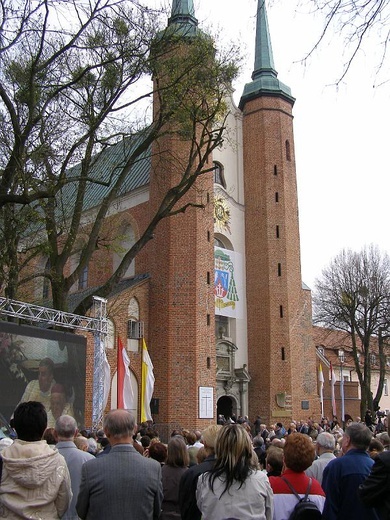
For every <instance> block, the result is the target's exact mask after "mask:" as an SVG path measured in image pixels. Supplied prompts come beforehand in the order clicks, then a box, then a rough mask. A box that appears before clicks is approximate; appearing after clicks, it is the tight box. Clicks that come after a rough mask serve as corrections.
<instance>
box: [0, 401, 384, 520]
mask: <svg viewBox="0 0 390 520" xmlns="http://www.w3.org/2000/svg"><path fill="white" fill-rule="evenodd" d="M381 422H382V421H381ZM382 424H383V425H384V427H385V428H387V426H388V425H387V418H384V420H383V422H382ZM13 425H14V428H15V430H16V433H17V439H16V440H14V441H13V442H12V443H11V442H10V441H9V440H7V443H5V444H6V445H5V446H3V447H2V451H1V452H0V455H1V458H0V518H7V519H19V518H24V519H32V518H35V519H38V518H39V519H41V520H53V519H56V518H65V519H67V520H72V519H75V520H77V519H88V520H100V519H101V520H106V519H110V518H112V519H115V520H117V519H119V520H120V519H124V520H125V519H126V520H132V519H134V520H143V519H145V520H149V519H150V520H157V519H161V520H175V519H182V520H201V519H202V520H250V519H257V520H287V519H289V518H290V515H291V514H292V512H293V511H294V509H295V507H296V506H297V504H298V503H299V500H300V499H301V498H302V497H306V498H307V500H308V502H309V504H310V507H311V513H312V514H313V515H314V516H311V518H315V517H316V518H317V517H318V518H320V517H322V518H323V519H325V520H336V519H340V520H344V519H354V520H356V519H357V520H360V519H361V520H371V519H373V520H380V519H387V518H390V489H389V487H390V451H389V444H390V437H389V435H388V432H387V431H383V428H381V431H375V428H372V425H370V428H369V427H368V426H367V424H366V423H365V422H364V421H361V420H360V418H356V420H355V421H353V420H352V418H348V420H347V421H346V422H345V425H344V428H342V427H341V425H340V424H339V423H338V421H337V418H336V417H333V418H332V420H328V419H325V418H324V419H322V420H321V421H319V422H315V421H314V420H312V419H308V420H307V421H291V423H289V424H282V423H279V422H278V423H276V424H274V425H268V426H267V425H266V424H264V423H263V422H262V420H261V418H260V417H259V416H257V417H256V418H255V420H254V421H253V423H251V422H250V421H249V419H248V417H239V418H238V419H236V418H235V417H231V418H229V419H226V418H222V417H221V416H220V417H218V424H211V425H209V426H208V427H207V428H205V429H204V430H203V431H190V430H187V429H179V430H174V431H172V432H171V434H170V438H169V440H168V442H162V441H161V439H160V437H159V433H158V431H157V430H156V429H155V428H154V426H153V424H142V425H141V427H139V428H138V427H137V425H136V422H135V418H134V417H133V416H132V415H131V414H130V413H129V412H128V411H126V410H112V411H110V412H109V413H108V414H107V415H106V416H105V418H104V422H103V428H102V429H101V430H99V431H98V432H91V431H87V430H85V431H82V432H79V431H78V429H77V424H76V421H75V419H74V418H73V417H72V416H70V415H67V414H63V415H61V416H59V417H57V418H56V420H55V424H54V427H49V428H48V427H47V426H48V414H47V413H46V410H45V407H44V405H43V404H42V403H40V402H37V401H27V402H23V403H20V404H19V405H18V407H17V408H16V410H15V412H14V417H13ZM373 430H374V431H373ZM0 448H1V447H0ZM306 505H307V504H306ZM306 505H305V507H306ZM316 515H317V516H316Z"/></svg>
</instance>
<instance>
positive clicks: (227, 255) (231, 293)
mask: <svg viewBox="0 0 390 520" xmlns="http://www.w3.org/2000/svg"><path fill="white" fill-rule="evenodd" d="M214 260H215V274H214V294H215V314H218V315H220V316H227V317H229V318H243V317H244V290H243V279H244V272H243V261H242V255H241V254H240V253H236V252H235V251H230V250H229V249H223V248H221V247H216V248H214Z"/></svg>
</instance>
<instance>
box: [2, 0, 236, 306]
mask: <svg viewBox="0 0 390 520" xmlns="http://www.w3.org/2000/svg"><path fill="white" fill-rule="evenodd" d="M0 10H1V13H0V16H1V19H0V239H2V241H3V243H4V244H5V245H6V247H5V248H4V249H3V250H2V251H1V253H0V286H2V288H3V290H4V291H5V293H6V295H7V296H8V297H10V298H13V297H15V296H17V295H18V290H19V288H20V286H21V284H23V283H24V284H25V283H27V282H28V281H29V280H31V279H32V278H34V277H38V276H40V277H44V278H45V279H46V280H47V281H48V282H49V283H50V285H51V292H52V294H53V305H54V307H55V308H59V309H64V310H66V309H67V296H68V294H69V291H70V289H71V287H72V285H73V284H74V283H75V282H76V281H77V280H78V278H79V276H80V274H81V273H82V271H83V269H84V268H85V267H86V266H87V265H88V262H89V261H90V260H91V258H92V256H93V254H94V252H95V251H96V249H98V248H99V247H109V244H107V242H106V243H105V244H104V245H102V229H103V228H104V223H105V220H106V217H107V214H108V211H109V210H110V208H111V207H112V204H113V203H114V201H115V199H116V198H117V197H118V195H119V194H120V193H121V190H122V189H123V186H124V183H125V181H126V179H128V177H129V176H131V175H132V168H133V167H134V166H135V165H136V164H137V162H138V161H140V160H142V159H144V158H145V154H147V153H148V150H150V147H151V144H152V143H153V142H154V141H155V140H156V139H158V138H159V137H160V136H162V135H164V134H165V133H167V132H170V131H172V128H174V131H175V132H178V133H180V135H181V136H182V137H185V138H186V140H187V141H188V143H190V144H191V145H190V146H189V148H188V156H187V157H186V160H185V161H183V160H182V163H181V164H182V166H183V171H182V176H181V178H180V179H179V180H178V183H177V185H176V186H174V187H173V188H172V189H171V190H169V191H168V192H167V193H165V194H164V196H163V197H162V202H161V205H160V207H159V208H158V210H157V212H156V214H155V215H154V216H153V217H152V218H151V221H150V223H149V225H148V226H147V227H146V229H145V230H144V231H143V232H142V236H141V237H140V238H139V240H138V241H137V242H136V243H135V244H134V246H133V247H132V248H131V249H130V250H129V251H126V254H125V255H124V257H123V260H122V262H121V264H120V265H119V267H118V269H117V270H116V272H115V273H114V274H113V275H112V277H111V278H110V279H109V280H108V281H107V282H106V283H105V284H104V285H102V287H100V289H99V294H100V295H101V296H107V295H108V294H109V292H110V290H111V289H112V287H113V286H114V285H115V284H116V283H117V282H118V281H119V280H120V279H121V277H122V276H123V275H124V273H125V271H126V269H127V267H128V266H129V265H130V263H131V261H132V260H133V258H134V257H135V256H136V255H137V254H138V252H139V251H140V250H141V249H142V248H143V247H144V246H145V244H146V243H147V242H148V241H149V240H150V239H151V237H152V236H153V232H154V230H155V228H156V226H157V224H158V222H160V220H161V219H163V218H166V217H169V216H170V215H172V214H176V213H178V212H183V211H185V210H186V208H187V207H188V205H189V204H188V202H186V204H183V205H182V206H180V204H179V201H180V199H181V198H182V197H183V196H184V195H185V194H186V193H188V191H189V190H190V188H191V187H192V186H194V185H195V183H196V180H197V178H198V177H199V176H200V175H203V174H204V173H205V172H207V171H210V168H209V166H208V162H207V161H208V157H209V156H210V154H211V153H212V151H213V150H214V149H215V148H216V147H217V146H219V145H220V144H221V143H222V140H223V135H224V130H225V126H224V125H225V117H226V110H227V108H226V103H225V98H226V93H227V88H228V87H229V86H230V83H231V81H232V79H233V78H234V76H235V75H236V73H237V67H236V66H235V58H233V55H234V51H232V53H230V51H231V49H230V50H229V51H228V53H227V54H225V55H222V54H221V53H219V54H216V50H215V46H214V43H213V40H212V39H211V38H210V37H209V36H207V35H205V34H203V33H201V32H200V31H197V32H196V34H194V35H192V36H191V41H192V43H193V44H191V45H188V46H187V51H186V52H185V53H183V52H182V51H179V52H175V49H176V48H179V47H180V46H181V45H182V42H183V34H182V33H181V32H179V33H177V34H175V29H174V28H172V27H171V28H170V29H169V31H165V33H164V31H161V30H160V25H159V22H160V20H161V17H160V14H161V13H159V12H157V11H152V10H150V9H149V8H147V7H144V6H142V5H141V4H140V3H139V2H138V1H137V0H126V1H124V0H93V1H84V0H77V1H72V0H69V1H65V2H57V1H55V0H38V1H37V2H30V1H29V0H0ZM164 20H166V18H165V19H164ZM185 39H186V38H184V40H185ZM168 73H169V74H168ZM151 76H153V77H154V78H157V77H159V78H162V77H164V78H165V79H164V82H163V84H162V83H159V82H158V81H155V82H154V84H153V85H154V86H152V83H151V81H150V77H151ZM153 96H155V97H157V98H158V103H157V104H156V106H158V110H157V111H156V110H155V112H154V117H153V120H151V117H150V114H151V100H152V98H153ZM168 122H169V125H167V123H168ZM113 145H115V146H117V147H121V148H122V152H121V154H119V157H118V159H117V162H114V163H110V164H109V165H105V170H104V175H102V167H101V163H102V162H104V153H105V150H107V149H108V147H111V146H113ZM107 168H108V170H107ZM161 174H163V172H161ZM98 184H100V185H101V186H102V188H104V196H103V198H102V200H101V201H100V203H99V206H98V207H96V208H94V211H95V213H94V218H93V221H92V220H90V221H86V219H85V210H86V207H87V205H88V204H87V200H88V192H89V188H90V186H91V185H98ZM82 234H83V235H84V236H87V239H86V240H85V241H84V242H83V243H82V245H80V240H79V239H80V235H82ZM21 253H22V254H21ZM75 253H77V256H78V262H77V264H76V265H75V266H74V268H73V269H72V271H71V273H70V274H66V265H68V264H69V259H70V257H72V258H73V257H74V256H75ZM42 255H46V256H47V258H48V264H47V266H46V268H45V269H44V270H43V271H41V272H37V271H34V272H30V273H29V272H28V269H27V271H26V270H25V271H24V274H26V272H27V276H24V279H21V272H22V271H23V267H25V266H28V265H29V264H31V262H32V261H33V260H34V258H36V257H38V256H42ZM89 305H90V301H89V299H88V298H86V300H85V301H83V302H82V303H81V304H80V306H79V307H78V309H76V310H77V311H80V312H81V311H83V312H85V311H86V310H87V308H88V307H89ZM71 310H74V309H71Z"/></svg>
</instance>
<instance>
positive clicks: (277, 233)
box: [276, 226, 280, 238]
mask: <svg viewBox="0 0 390 520" xmlns="http://www.w3.org/2000/svg"><path fill="white" fill-rule="evenodd" d="M276 238H280V229H279V226H276Z"/></svg>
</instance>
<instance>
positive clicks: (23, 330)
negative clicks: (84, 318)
mask: <svg viewBox="0 0 390 520" xmlns="http://www.w3.org/2000/svg"><path fill="white" fill-rule="evenodd" d="M86 346H87V341H86V338H85V337H83V336H79V335H76V334H71V333H68V332H59V331H54V330H47V329H43V328H41V327H38V326H37V327H31V326H28V325H17V324H15V323H8V322H4V321H0V414H1V415H3V416H4V418H5V419H6V420H8V421H9V419H10V418H11V416H12V414H13V411H14V409H15V407H16V406H17V405H18V404H19V403H20V402H22V401H40V402H41V403H42V404H44V406H45V408H46V411H47V413H48V426H50V427H52V426H54V423H55V420H56V419H57V417H59V415H63V414H67V415H72V416H73V417H75V419H76V420H77V423H78V425H79V426H80V427H84V406H85V376H86Z"/></svg>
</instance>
